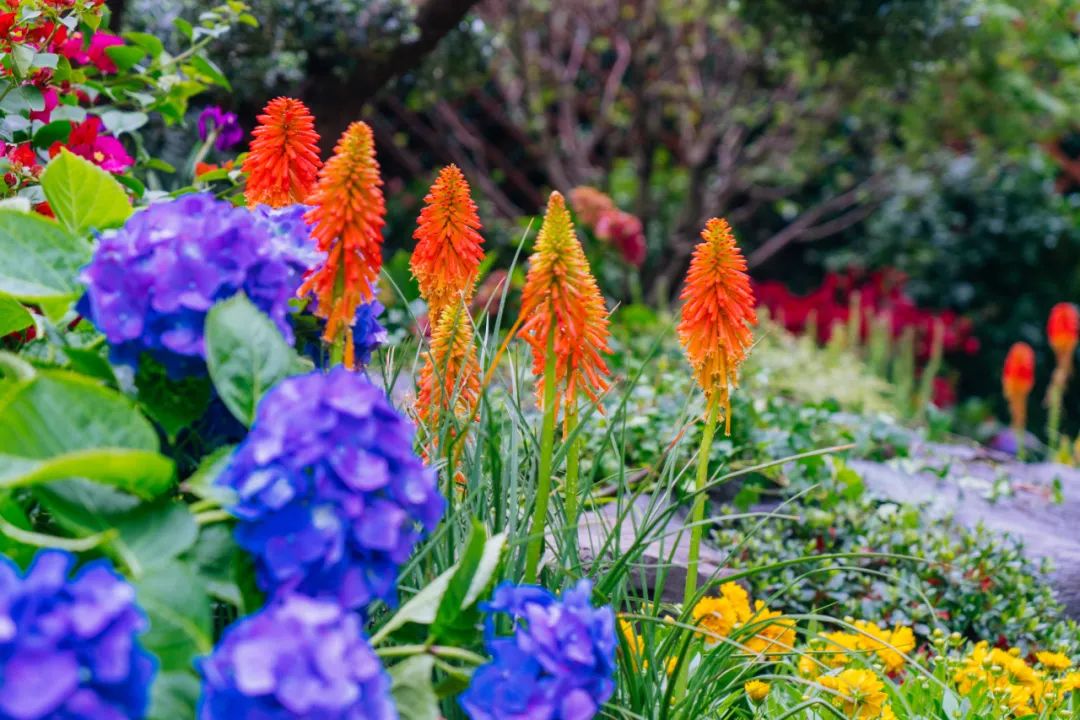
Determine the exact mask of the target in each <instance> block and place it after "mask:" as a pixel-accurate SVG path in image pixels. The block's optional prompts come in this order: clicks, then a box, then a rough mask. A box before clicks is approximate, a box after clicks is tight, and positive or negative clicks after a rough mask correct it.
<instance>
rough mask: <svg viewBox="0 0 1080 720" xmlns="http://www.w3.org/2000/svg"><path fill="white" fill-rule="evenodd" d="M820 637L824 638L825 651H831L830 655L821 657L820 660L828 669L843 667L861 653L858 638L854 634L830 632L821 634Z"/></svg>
mask: <svg viewBox="0 0 1080 720" xmlns="http://www.w3.org/2000/svg"><path fill="white" fill-rule="evenodd" d="M822 637H823V638H825V650H829V651H831V654H829V655H823V656H822V657H821V658H820V659H821V661H822V662H823V663H825V664H826V665H828V666H829V667H834V668H836V667H844V666H845V665H847V664H848V663H849V662H851V661H852V659H853V658H854V657H855V656H856V655H861V653H862V647H860V644H859V636H858V635H856V634H854V633H849V632H830V633H823V634H822Z"/></svg>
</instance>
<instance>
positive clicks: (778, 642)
mask: <svg viewBox="0 0 1080 720" xmlns="http://www.w3.org/2000/svg"><path fill="white" fill-rule="evenodd" d="M691 615H692V617H693V619H694V622H695V624H697V625H698V627H700V628H701V629H702V630H703V631H704V632H703V633H702V634H703V635H705V643H706V644H707V645H715V644H716V643H718V642H721V641H722V640H723V639H724V638H731V639H732V640H733V641H735V642H737V643H739V644H740V645H741V646H742V647H744V648H745V649H746V650H747V651H749V652H751V653H754V654H755V655H761V654H767V655H777V654H782V653H788V652H791V650H792V648H793V647H794V646H795V621H794V620H792V619H790V618H782V617H781V616H782V613H780V612H779V611H773V610H769V609H768V608H767V607H765V603H764V602H762V601H761V600H758V601H757V602H756V603H754V606H753V608H751V606H750V596H749V595H748V594H747V593H746V591H745V590H743V589H742V587H741V586H739V585H738V584H736V583H733V582H730V583H724V584H723V585H721V586H720V596H719V597H705V598H702V599H701V600H700V601H698V603H697V604H696V605H695V606H694V609H693V611H692V612H691Z"/></svg>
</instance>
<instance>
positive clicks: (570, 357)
mask: <svg viewBox="0 0 1080 720" xmlns="http://www.w3.org/2000/svg"><path fill="white" fill-rule="evenodd" d="M519 322H521V323H522V324H521V335H522V337H523V338H524V340H525V341H526V342H528V343H529V345H531V346H532V350H533V374H535V375H536V376H537V378H538V379H539V382H538V383H537V400H538V401H539V402H540V403H541V404H543V387H544V383H543V376H544V367H545V360H546V358H547V347H548V335H549V332H550V331H551V328H554V333H555V335H554V351H555V388H556V396H557V399H556V413H558V406H559V405H560V404H565V406H566V407H567V408H568V409H571V410H572V409H574V407H575V401H576V397H577V393H578V391H579V390H580V391H581V392H583V393H585V396H586V397H588V398H589V399H590V400H592V401H594V402H596V401H597V400H598V399H599V395H600V393H602V392H604V391H605V390H607V388H608V384H607V380H606V379H605V378H606V376H607V375H609V374H610V371H609V370H608V367H607V364H606V363H605V362H604V358H603V355H604V354H605V353H609V352H611V350H610V349H609V348H608V335H609V331H608V313H607V308H606V307H605V306H604V298H603V296H602V295H601V294H600V288H599V287H598V286H597V284H596V279H595V278H594V277H593V275H592V272H591V271H590V270H589V262H588V260H587V259H586V258H585V251H584V250H583V249H582V248H581V243H580V242H579V241H578V239H577V235H576V234H575V233H574V225H573V223H572V222H571V221H570V212H569V211H568V210H567V209H566V201H565V200H564V199H563V196H562V195H560V194H559V193H557V192H553V193H551V199H550V200H549V201H548V207H547V213H546V215H545V216H544V224H543V225H542V226H541V227H540V233H539V235H538V236H537V238H536V247H535V249H534V250H533V254H532V257H531V258H529V273H528V275H527V276H526V278H525V288H524V290H523V291H522V296H521V320H520V321H519Z"/></svg>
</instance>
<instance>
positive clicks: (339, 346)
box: [330, 261, 345, 367]
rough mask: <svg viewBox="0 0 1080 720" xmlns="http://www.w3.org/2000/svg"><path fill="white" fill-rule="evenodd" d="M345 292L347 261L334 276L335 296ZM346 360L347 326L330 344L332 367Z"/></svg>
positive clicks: (342, 263) (338, 296)
mask: <svg viewBox="0 0 1080 720" xmlns="http://www.w3.org/2000/svg"><path fill="white" fill-rule="evenodd" d="M344 292H345V263H344V261H342V262H341V264H340V267H338V273H337V277H335V278H334V297H335V298H340V297H341V296H342V294H343V293H344ZM343 362H345V328H342V329H341V330H340V331H339V332H338V334H337V335H336V336H335V337H334V342H333V343H331V344H330V367H333V366H334V365H341V364H342V363H343Z"/></svg>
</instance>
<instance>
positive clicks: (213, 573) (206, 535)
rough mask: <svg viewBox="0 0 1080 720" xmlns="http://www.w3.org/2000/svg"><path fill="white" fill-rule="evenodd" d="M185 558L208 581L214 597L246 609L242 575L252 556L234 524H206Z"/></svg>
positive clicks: (247, 568) (207, 583)
mask: <svg viewBox="0 0 1080 720" xmlns="http://www.w3.org/2000/svg"><path fill="white" fill-rule="evenodd" d="M184 560H185V561H186V562H187V563H188V564H189V565H191V567H193V568H195V571H196V572H197V573H198V574H199V577H200V578H202V581H203V582H204V583H205V584H206V590H207V592H209V593H210V595H211V596H212V597H214V598H215V599H217V600H220V601H222V602H226V603H229V604H230V605H233V606H235V607H237V608H240V610H241V612H243V611H244V610H245V602H244V592H243V590H241V588H240V583H241V577H242V575H243V574H244V573H245V572H246V571H247V570H249V569H250V568H249V566H250V562H251V560H250V557H249V556H248V555H247V554H246V553H245V552H243V551H242V550H241V549H240V547H239V546H238V545H237V544H236V541H234V540H233V533H232V528H231V527H230V526H228V525H225V524H222V523H214V524H211V525H207V526H205V527H203V528H202V531H201V532H200V533H199V540H198V542H197V543H195V546H194V547H192V548H191V550H190V551H189V552H188V554H187V555H185V556H184Z"/></svg>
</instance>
